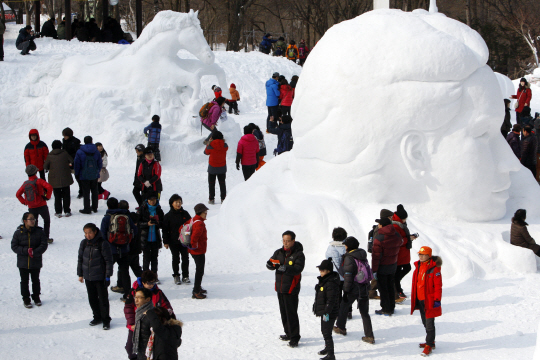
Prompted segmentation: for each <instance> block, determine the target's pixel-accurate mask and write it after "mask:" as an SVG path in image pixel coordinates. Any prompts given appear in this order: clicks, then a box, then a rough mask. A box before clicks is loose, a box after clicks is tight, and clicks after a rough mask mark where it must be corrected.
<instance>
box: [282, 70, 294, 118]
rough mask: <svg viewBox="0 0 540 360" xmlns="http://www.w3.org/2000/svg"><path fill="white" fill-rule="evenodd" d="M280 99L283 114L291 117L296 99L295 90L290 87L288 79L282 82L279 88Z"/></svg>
mask: <svg viewBox="0 0 540 360" xmlns="http://www.w3.org/2000/svg"><path fill="white" fill-rule="evenodd" d="M279 93H280V95H279V99H280V100H281V103H280V106H281V114H282V115H283V116H285V115H288V116H291V106H292V102H293V99H294V89H293V88H292V87H291V85H289V83H288V82H287V80H286V79H283V80H282V81H281V86H280V88H279Z"/></svg>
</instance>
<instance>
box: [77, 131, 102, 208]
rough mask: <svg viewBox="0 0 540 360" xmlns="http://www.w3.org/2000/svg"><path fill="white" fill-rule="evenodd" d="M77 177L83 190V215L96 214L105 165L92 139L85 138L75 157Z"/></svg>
mask: <svg viewBox="0 0 540 360" xmlns="http://www.w3.org/2000/svg"><path fill="white" fill-rule="evenodd" d="M74 162H75V177H76V178H77V179H79V180H80V182H81V187H82V189H83V198H84V201H83V204H84V208H83V209H82V210H79V212H80V213H81V214H87V215H88V214H91V213H92V212H94V213H96V212H97V209H98V179H99V174H100V172H101V167H102V165H103V163H102V162H101V154H100V153H99V151H98V149H97V147H96V145H94V144H92V137H91V136H85V137H84V145H83V146H81V148H80V149H79V150H77V154H76V155H75V160H74ZM90 193H92V207H90Z"/></svg>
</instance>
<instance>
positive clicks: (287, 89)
mask: <svg viewBox="0 0 540 360" xmlns="http://www.w3.org/2000/svg"><path fill="white" fill-rule="evenodd" d="M281 89H283V90H285V91H291V90H292V87H291V85H281Z"/></svg>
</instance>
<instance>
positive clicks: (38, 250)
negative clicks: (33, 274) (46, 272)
mask: <svg viewBox="0 0 540 360" xmlns="http://www.w3.org/2000/svg"><path fill="white" fill-rule="evenodd" d="M48 246H49V245H48V243H47V237H46V236H45V232H44V231H43V229H42V228H40V227H39V226H35V227H33V228H30V230H28V229H27V228H26V227H25V226H24V225H21V226H19V227H18V228H17V230H15V232H14V233H13V239H12V240H11V250H13V252H14V253H15V254H17V267H18V268H21V269H41V267H42V266H43V262H42V259H41V256H42V255H43V253H44V252H45V251H47V247H48ZM28 248H32V249H33V250H34V253H33V256H34V257H30V256H29V255H28Z"/></svg>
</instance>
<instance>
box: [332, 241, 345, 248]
mask: <svg viewBox="0 0 540 360" xmlns="http://www.w3.org/2000/svg"><path fill="white" fill-rule="evenodd" d="M330 245H331V246H341V247H345V245H343V242H341V241H330Z"/></svg>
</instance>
